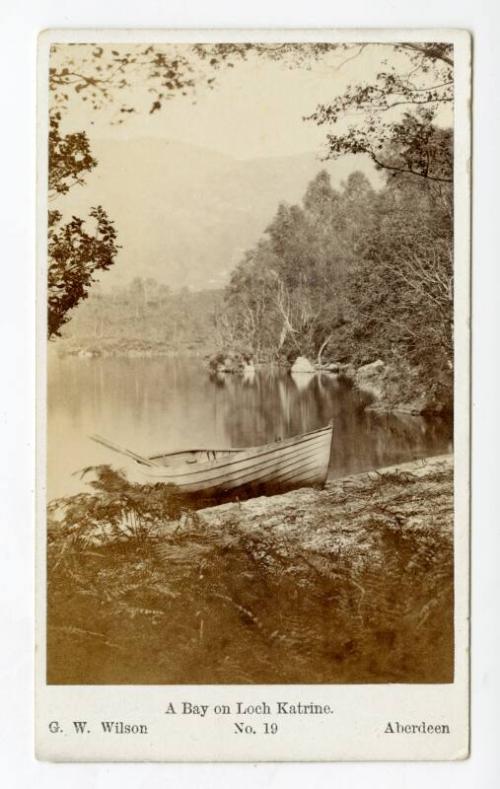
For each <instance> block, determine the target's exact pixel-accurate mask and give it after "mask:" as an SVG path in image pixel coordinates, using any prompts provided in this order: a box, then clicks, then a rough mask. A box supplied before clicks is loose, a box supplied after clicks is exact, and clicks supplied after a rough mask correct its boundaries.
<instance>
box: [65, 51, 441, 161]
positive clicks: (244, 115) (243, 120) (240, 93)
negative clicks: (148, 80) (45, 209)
mask: <svg viewBox="0 0 500 789" xmlns="http://www.w3.org/2000/svg"><path fill="white" fill-rule="evenodd" d="M80 46H81V45H80ZM80 46H77V47H72V48H71V49H72V54H73V53H76V54H77V50H78V49H80ZM83 46H85V45H83ZM86 46H87V47H88V48H90V50H91V47H90V45H86ZM104 46H106V45H104ZM108 46H109V47H110V49H118V50H119V49H120V47H122V48H124V49H126V50H130V46H128V47H123V45H108ZM164 46H168V45H164ZM170 46H171V47H180V48H182V47H183V46H184V47H186V46H188V45H179V44H177V45H170ZM358 52H359V48H358V47H356V46H355V45H353V48H352V49H350V50H349V51H345V50H341V49H340V50H334V51H332V52H331V53H329V54H328V55H327V56H325V57H324V58H322V59H320V60H318V61H311V65H310V70H308V69H307V68H306V67H305V66H302V67H300V68H297V67H295V68H289V67H288V66H287V65H286V63H283V62H272V61H269V60H266V59H264V58H262V57H256V56H255V55H250V56H248V60H247V61H246V62H238V61H237V60H235V61H234V62H235V63H236V65H235V67H234V68H223V69H221V70H219V71H217V72H211V75H212V74H215V76H216V85H215V89H214V90H209V89H208V88H206V87H202V88H199V89H198V90H197V94H196V103H194V102H193V98H192V97H183V96H181V95H179V96H176V97H175V98H173V99H171V100H169V101H168V102H165V103H164V105H163V109H162V110H161V111H160V112H156V113H154V114H153V115H150V114H149V112H148V110H149V107H150V106H151V103H152V100H153V97H152V96H151V94H148V93H147V92H146V90H145V89H144V88H141V87H140V86H136V87H135V88H134V89H133V90H127V93H125V91H122V92H119V93H118V94H117V95H118V97H119V100H120V101H125V102H130V103H131V104H133V105H134V106H137V107H142V108H143V109H144V111H142V112H140V113H139V114H138V115H136V116H127V119H126V121H125V123H124V124H123V125H122V126H116V125H114V126H113V125H111V123H110V121H111V120H112V119H113V117H114V118H115V119H116V118H118V117H123V116H119V115H117V114H116V111H115V110H106V111H96V112H92V111H89V110H88V105H86V104H84V103H83V102H82V101H81V100H80V99H78V98H76V99H75V96H74V94H73V98H72V102H71V105H70V108H69V112H68V113H65V125H64V128H65V130H67V131H71V130H78V129H81V128H85V129H87V131H88V133H89V136H90V137H92V136H96V137H107V138H116V139H127V138H129V137H137V136H141V137H150V136H152V137H161V138H163V139H169V140H178V141H181V142H184V143H190V144H193V145H198V146H201V147H206V148H210V149H212V150H216V151H220V152H222V153H225V154H226V155H229V156H232V157H235V158H238V159H252V158H256V157H266V156H289V155H294V154H298V153H302V152H305V151H317V152H321V151H322V149H323V146H324V143H325V137H326V133H327V132H328V131H331V130H332V129H331V127H330V128H327V127H325V126H323V127H318V126H317V125H316V124H315V123H313V122H312V121H307V122H306V121H304V120H303V116H304V115H309V114H311V113H312V112H314V110H315V108H316V106H317V105H318V104H319V103H321V102H329V101H331V100H332V99H333V98H335V97H336V96H338V95H341V94H342V93H343V92H344V91H345V89H346V87H347V85H348V84H350V83H357V82H363V81H368V82H369V81H372V80H373V79H374V76H375V74H376V73H377V72H378V71H381V70H386V69H387V65H386V64H385V63H384V60H385V59H387V58H390V60H391V63H393V64H396V65H397V63H396V61H398V62H401V64H402V65H405V66H406V63H407V59H406V57H405V56H404V55H395V54H394V52H393V50H392V49H391V48H390V47H387V46H383V45H378V46H377V45H370V46H368V47H367V48H365V49H364V50H363V51H362V52H361V53H360V54H359V55H358V54H357V53H358ZM62 54H65V53H62ZM81 95H84V94H81ZM354 120H355V118H354V117H350V118H349V117H348V116H346V118H345V120H344V121H343V122H342V124H338V125H337V126H336V127H335V131H337V130H342V129H345V128H347V126H348V125H349V124H350V123H352V122H354ZM442 122H443V123H451V117H450V118H447V117H446V116H443V118H442Z"/></svg>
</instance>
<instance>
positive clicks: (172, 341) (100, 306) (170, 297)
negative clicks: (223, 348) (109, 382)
mask: <svg viewBox="0 0 500 789" xmlns="http://www.w3.org/2000/svg"><path fill="white" fill-rule="evenodd" d="M221 298H222V293H221V291H217V290H213V291H201V292H191V291H189V290H188V289H187V288H183V289H181V290H179V291H172V290H171V289H170V288H169V287H168V285H165V284H164V283H161V282H158V281H157V280H156V279H154V278H152V277H146V278H143V277H135V278H134V279H133V280H132V281H131V282H130V283H129V284H127V285H124V286H123V287H118V288H113V289H111V290H109V291H103V290H102V289H101V288H99V287H96V286H94V287H93V288H92V290H91V291H90V293H89V295H88V298H87V300H86V301H85V304H82V305H81V306H80V308H79V309H78V310H76V311H75V313H74V316H73V318H72V320H71V321H70V322H69V323H68V325H67V326H65V327H64V328H63V329H62V332H61V336H62V338H63V340H65V349H66V350H67V351H71V350H74V351H78V350H89V351H94V352H97V353H99V352H109V353H118V354H119V353H126V352H128V351H131V350H132V351H133V350H144V351H147V350H151V351H153V352H155V351H156V352H163V351H167V350H173V351H180V350H186V349H189V350H197V351H198V352H204V351H208V350H212V349H213V340H212V338H213V316H214V314H215V313H216V311H217V309H218V305H219V303H220V301H221ZM207 343H210V345H208V344H207Z"/></svg>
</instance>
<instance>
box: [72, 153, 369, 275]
mask: <svg viewBox="0 0 500 789" xmlns="http://www.w3.org/2000/svg"><path fill="white" fill-rule="evenodd" d="M91 148H92V152H93V154H94V155H95V156H96V158H97V160H98V162H99V163H98V166H97V167H96V168H95V170H94V172H92V173H91V174H90V175H89V176H88V178H87V179H86V181H87V183H86V185H85V186H84V187H83V188H80V187H75V188H74V189H73V190H72V191H71V193H70V194H69V195H68V196H67V197H65V198H64V199H63V200H62V201H61V207H63V208H64V212H65V213H69V212H71V213H74V214H76V215H79V216H81V215H82V214H83V213H86V212H87V210H88V208H89V207H90V206H92V205H97V204H100V205H103V206H104V208H105V209H106V210H107V212H108V214H109V216H110V217H111V218H112V219H113V220H114V222H115V226H116V229H117V231H118V240H119V243H120V244H121V247H122V249H121V250H120V253H119V257H118V259H117V262H116V265H115V266H113V268H112V269H110V271H109V272H106V274H104V275H103V276H102V279H101V282H102V285H103V287H104V288H108V287H112V286H113V285H116V284H123V283H124V282H127V281H128V280H130V279H132V278H133V277H136V276H141V277H154V278H155V279H157V280H159V281H160V282H164V283H166V284H168V285H170V286H171V287H172V288H179V287H183V286H188V287H190V288H192V289H195V290H197V289H200V288H216V287H221V286H223V285H224V284H225V283H226V282H227V279H228V276H229V273H230V271H231V270H232V269H233V268H234V266H235V265H236V264H237V263H238V261H239V260H240V259H241V257H242V255H243V253H244V252H245V251H246V250H247V249H248V248H250V247H251V246H252V245H254V244H255V243H256V241H257V240H258V239H259V238H260V236H261V235H262V233H263V231H264V230H265V228H266V226H267V225H268V224H269V223H270V221H271V219H272V217H273V215H274V213H275V211H276V209H277V207H278V204H279V203H280V202H282V201H285V202H288V203H294V202H299V201H300V200H301V198H302V196H303V194H304V191H305V189H306V186H307V184H308V182H309V181H310V180H311V178H313V177H314V176H315V175H316V174H317V173H318V172H319V170H321V169H322V168H325V169H327V170H328V172H329V173H330V175H331V178H332V183H333V184H334V185H335V186H338V185H340V182H341V181H342V180H345V179H346V178H347V176H348V175H349V173H350V172H352V171H353V170H356V169H362V170H363V171H364V172H366V173H367V175H368V176H369V177H370V178H371V179H372V180H373V181H374V183H377V174H376V173H375V172H374V170H373V168H371V166H370V165H367V164H366V163H365V162H363V160H360V159H359V158H353V157H345V158H344V159H342V160H340V161H335V162H321V161H319V160H318V158H317V157H316V156H315V154H314V153H304V154H301V155H298V156H289V157H272V158H266V159H252V160H237V159H232V158H230V157H228V156H224V155H223V154H220V153H217V152H215V151H212V150H208V149H204V148H199V147H196V146H192V145H185V144H183V143H179V142H170V141H167V140H162V139H158V138H148V139H145V138H141V139H137V138H135V139H131V140H130V141H127V140H119V141H114V140H108V139H106V140H105V139H91Z"/></svg>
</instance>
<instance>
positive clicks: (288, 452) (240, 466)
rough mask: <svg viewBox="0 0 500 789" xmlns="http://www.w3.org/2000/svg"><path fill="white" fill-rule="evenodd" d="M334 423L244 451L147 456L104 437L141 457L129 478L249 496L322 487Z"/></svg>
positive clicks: (194, 491) (194, 490)
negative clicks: (308, 487) (306, 487)
mask: <svg viewBox="0 0 500 789" xmlns="http://www.w3.org/2000/svg"><path fill="white" fill-rule="evenodd" d="M332 436H333V424H332V423H330V424H329V425H327V426H326V427H322V428H319V429H318V430H311V431H310V432H308V433H302V434H300V435H298V436H293V437H292V438H287V439H284V440H282V441H275V442H273V443H271V444H264V445H262V446H258V447H245V448H242V449H211V448H207V449H190V450H181V451H178V452H166V453H164V454H159V455H152V456H149V457H142V456H140V455H137V454H136V453H135V452H131V451H130V450H124V449H122V448H120V447H117V446H116V445H114V444H112V443H111V442H109V441H107V440H106V439H103V438H101V437H100V436H92V438H93V439H94V440H95V441H98V442H99V443H101V444H104V446H107V447H108V448H109V449H113V450H114V451H116V452H120V453H121V454H124V455H127V456H128V457H130V458H132V459H133V460H135V463H134V464H133V466H132V468H133V471H131V474H129V478H130V479H132V481H134V482H141V483H143V484H146V483H149V484H155V483H163V484H166V485H175V486H176V487H177V488H178V491H179V493H180V494H182V495H184V494H185V495H194V494H201V495H202V496H206V497H214V496H215V497H220V496H225V495H229V496H231V497H233V496H241V495H244V496H245V497H248V496H251V495H256V494H257V493H259V494H267V495H269V494H270V493H276V492H281V491H283V490H290V489H293V488H300V487H304V486H314V487H321V486H323V485H324V483H325V481H326V477H327V473H328V465H329V461H330V451H331V444H332Z"/></svg>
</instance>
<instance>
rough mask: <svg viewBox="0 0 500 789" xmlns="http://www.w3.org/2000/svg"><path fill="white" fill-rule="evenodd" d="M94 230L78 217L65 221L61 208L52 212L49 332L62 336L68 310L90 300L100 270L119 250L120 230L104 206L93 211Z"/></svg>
mask: <svg viewBox="0 0 500 789" xmlns="http://www.w3.org/2000/svg"><path fill="white" fill-rule="evenodd" d="M90 219H91V220H93V223H94V229H93V232H90V233H89V232H88V230H87V229H86V225H85V222H84V220H82V219H79V218H78V217H76V216H74V217H73V218H72V219H71V221H69V222H67V223H65V224H63V223H62V221H61V220H62V215H61V213H60V212H59V211H50V212H49V240H48V254H49V261H50V262H49V270H48V332H49V337H51V336H58V335H59V333H60V329H61V326H63V325H64V324H65V323H66V322H67V321H68V320H69V315H68V313H69V312H70V310H72V309H73V308H74V307H76V305H77V304H79V303H80V301H82V299H86V298H87V296H88V290H89V288H90V286H91V284H92V283H93V282H94V281H95V280H94V276H93V275H94V273H95V272H96V271H106V270H107V269H108V268H109V267H110V266H111V265H112V264H113V262H114V258H115V256H116V254H117V252H118V246H117V244H116V231H115V229H114V226H113V223H112V222H111V221H110V220H109V219H108V217H107V214H106V212H105V211H104V209H103V208H102V207H101V206H97V208H93V209H92V210H91V211H90Z"/></svg>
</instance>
